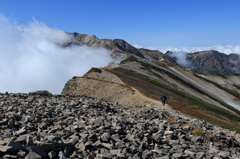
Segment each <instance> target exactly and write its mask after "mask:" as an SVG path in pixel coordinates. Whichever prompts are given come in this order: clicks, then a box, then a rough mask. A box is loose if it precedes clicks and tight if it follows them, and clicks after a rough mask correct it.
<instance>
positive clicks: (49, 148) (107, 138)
mask: <svg viewBox="0 0 240 159" xmlns="http://www.w3.org/2000/svg"><path fill="white" fill-rule="evenodd" d="M0 156H1V158H6V159H7V158H24V159H38V158H51V159H52V158H56V159H66V158H84V159H91V158H98V159H102V158H106V159H107V158H109V159H111V158H115V159H118V158H119V159H121V158H124V159H125V158H126V159H142V158H145V159H151V158H158V159H167V158H193V159H195V158H214V159H217V158H230V159H237V158H239V157H240V136H239V134H237V133H236V132H233V131H229V130H227V129H223V128H221V127H218V126H215V125H211V124H209V123H207V122H204V121H202V120H199V119H193V118H190V117H186V116H184V115H182V114H181V113H180V112H178V111H176V110H173V109H171V108H169V107H166V108H161V107H158V106H155V107H147V106H136V107H129V106H125V105H120V104H118V103H113V102H107V101H105V100H104V99H97V98H93V97H87V96H86V95H67V94H66V95H52V94H51V93H49V92H47V91H37V92H31V93H29V94H22V93H18V94H11V93H10V94H8V93H6V94H0Z"/></svg>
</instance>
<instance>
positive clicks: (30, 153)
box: [24, 152, 42, 159]
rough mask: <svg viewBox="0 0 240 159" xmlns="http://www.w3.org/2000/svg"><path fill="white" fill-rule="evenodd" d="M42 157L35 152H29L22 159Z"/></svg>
mask: <svg viewBox="0 0 240 159" xmlns="http://www.w3.org/2000/svg"><path fill="white" fill-rule="evenodd" d="M39 158H42V157H41V156H40V155H38V154H37V153H35V152H29V153H28V155H27V156H26V157H25V158H24V159H39Z"/></svg>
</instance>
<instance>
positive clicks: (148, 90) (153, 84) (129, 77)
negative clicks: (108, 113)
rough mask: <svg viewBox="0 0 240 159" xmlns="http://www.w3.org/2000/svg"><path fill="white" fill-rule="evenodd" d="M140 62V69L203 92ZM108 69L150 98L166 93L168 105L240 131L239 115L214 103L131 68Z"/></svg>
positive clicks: (159, 69)
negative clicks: (158, 73) (163, 75)
mask: <svg viewBox="0 0 240 159" xmlns="http://www.w3.org/2000/svg"><path fill="white" fill-rule="evenodd" d="M128 61H130V62H132V61H137V59H136V58H134V57H133V56H131V57H130V58H128V59H126V60H124V61H122V63H124V62H128ZM138 62H140V61H138ZM140 63H141V65H142V69H144V70H148V71H149V72H152V74H153V75H156V74H154V73H153V71H152V70H154V71H158V72H164V73H165V74H167V75H168V76H169V77H171V78H173V79H175V80H176V81H178V82H181V83H182V84H184V85H185V86H187V87H189V88H191V89H195V90H196V91H198V92H200V93H202V94H204V92H202V91H201V90H198V89H197V88H195V87H194V86H193V85H191V84H189V83H187V82H185V81H183V80H182V79H180V78H179V77H177V76H175V75H174V74H171V73H170V72H168V71H166V70H163V69H161V68H159V67H155V66H152V65H149V64H147V63H144V62H140ZM108 71H110V72H111V73H113V74H115V75H117V76H118V77H119V78H120V79H121V80H123V82H125V83H126V84H127V85H130V86H133V87H135V88H137V89H139V90H140V91H141V92H142V93H143V94H145V95H147V96H149V97H151V98H154V99H158V100H160V97H161V95H162V94H165V95H167V96H168V103H169V105H171V106H172V107H174V108H175V109H178V110H180V111H182V112H183V113H185V114H188V115H191V116H194V117H197V118H200V119H203V120H205V121H207V122H210V123H213V124H216V125H219V126H222V127H224V128H228V129H231V130H236V131H238V132H240V117H239V116H237V115H235V114H233V113H231V112H229V111H226V110H225V109H222V108H219V107H217V106H215V105H212V104H209V103H207V102H205V101H202V100H201V99H199V98H196V97H193V96H190V95H188V94H185V93H183V92H180V91H178V90H177V89H174V88H172V87H170V86H167V85H164V84H163V83H160V82H157V81H155V80H152V79H150V78H149V77H147V76H144V75H142V74H139V73H137V72H134V71H131V70H126V69H122V68H116V69H114V70H108ZM156 77H158V78H162V77H161V76H157V75H156ZM205 95H206V94H205ZM234 111H238V110H234ZM237 113H239V114H240V112H237Z"/></svg>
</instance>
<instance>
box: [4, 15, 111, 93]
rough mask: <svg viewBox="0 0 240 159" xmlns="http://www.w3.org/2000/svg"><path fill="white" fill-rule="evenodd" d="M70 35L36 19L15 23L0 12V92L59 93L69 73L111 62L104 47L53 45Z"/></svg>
mask: <svg viewBox="0 0 240 159" xmlns="http://www.w3.org/2000/svg"><path fill="white" fill-rule="evenodd" d="M71 38H72V37H71V36H70V35H69V34H66V33H65V32H64V31H62V30H59V29H53V28H49V27H48V26H47V25H45V24H44V23H41V22H38V21H36V20H34V21H33V22H30V23H29V24H28V25H17V24H14V23H12V22H10V20H9V19H7V18H6V17H4V16H2V15H0V83H1V84H0V92H5V91H8V92H14V93H15V92H16V93H17V92H24V93H27V92H31V91H35V90H49V91H50V92H52V93H55V94H59V93H61V90H62V89H63V87H64V84H65V83H66V82H67V81H68V80H69V79H70V78H72V77H73V76H82V75H83V74H84V73H86V72H87V71H88V70H89V69H90V68H91V67H104V66H106V65H107V64H108V63H109V62H111V61H112V58H111V57H110V52H109V51H108V50H106V49H104V48H95V49H94V48H90V47H87V46H73V47H67V48H63V47H60V46H58V45H57V44H62V43H64V42H68V41H70V40H71Z"/></svg>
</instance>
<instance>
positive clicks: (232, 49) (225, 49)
mask: <svg viewBox="0 0 240 159" xmlns="http://www.w3.org/2000/svg"><path fill="white" fill-rule="evenodd" d="M134 47H136V48H143V46H141V45H134ZM144 48H146V49H149V50H159V51H161V52H163V53H165V52H167V51H172V52H187V53H193V52H197V51H205V50H216V51H218V52H221V53H225V54H231V53H235V54H240V45H225V46H223V45H214V46H210V47H180V48H176V47H152V46H149V47H144Z"/></svg>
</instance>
